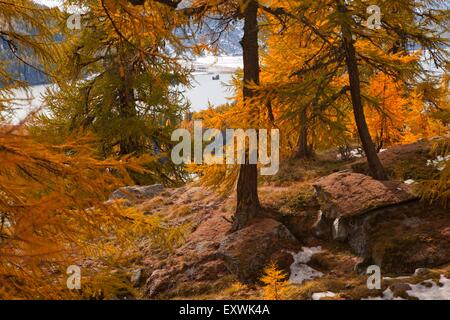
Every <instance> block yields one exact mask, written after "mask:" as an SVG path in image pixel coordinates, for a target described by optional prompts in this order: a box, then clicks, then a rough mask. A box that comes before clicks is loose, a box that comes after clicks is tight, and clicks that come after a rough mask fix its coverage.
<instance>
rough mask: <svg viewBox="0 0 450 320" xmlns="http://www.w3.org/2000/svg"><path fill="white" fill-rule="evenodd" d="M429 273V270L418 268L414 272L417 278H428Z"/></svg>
mask: <svg viewBox="0 0 450 320" xmlns="http://www.w3.org/2000/svg"><path fill="white" fill-rule="evenodd" d="M428 273H430V270H428V269H427V268H417V269H416V270H415V271H414V275H415V276H416V277H422V276H426V275H427V274H428Z"/></svg>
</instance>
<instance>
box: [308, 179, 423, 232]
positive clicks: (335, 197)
mask: <svg viewBox="0 0 450 320" xmlns="http://www.w3.org/2000/svg"><path fill="white" fill-rule="evenodd" d="M314 189H315V191H316V196H317V199H318V201H319V205H320V210H321V213H320V215H319V220H318V221H317V222H316V225H315V227H314V232H315V234H316V235H317V236H322V237H327V236H329V237H332V238H333V239H336V240H340V241H345V240H347V238H348V236H349V232H350V230H351V228H350V225H351V224H352V221H353V220H354V219H356V218H357V217H360V216H363V215H365V214H366V213H368V212H371V211H373V210H376V209H380V208H385V207H389V206H396V205H399V204H402V203H407V202H409V201H414V200H416V196H415V195H414V194H413V193H412V191H411V186H409V185H406V184H404V183H401V182H398V181H378V180H375V179H373V178H371V177H369V176H366V175H363V174H360V173H353V172H349V171H341V172H336V173H333V174H331V175H329V176H326V177H323V178H321V179H319V180H317V181H316V182H315V184H314Z"/></svg>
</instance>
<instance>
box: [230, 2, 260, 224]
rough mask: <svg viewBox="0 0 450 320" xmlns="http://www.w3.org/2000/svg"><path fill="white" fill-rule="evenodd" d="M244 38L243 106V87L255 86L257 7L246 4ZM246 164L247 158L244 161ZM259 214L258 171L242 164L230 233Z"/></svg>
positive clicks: (248, 93)
mask: <svg viewBox="0 0 450 320" xmlns="http://www.w3.org/2000/svg"><path fill="white" fill-rule="evenodd" d="M244 10H245V11H244V36H243V38H242V41H241V45H242V49H243V56H244V58H243V59H244V89H243V90H244V102H245V101H246V100H248V99H249V98H251V97H252V96H253V91H252V89H250V88H249V87H248V86H247V85H248V84H249V83H254V84H259V46H258V20H257V18H258V3H257V1H254V0H250V1H248V2H247V6H246V8H245V9H244ZM246 161H247V162H248V157H246ZM259 211H260V204H259V198H258V168H257V165H256V164H248V163H246V164H243V165H241V167H240V171H239V179H238V182H237V206H236V213H235V216H234V220H233V228H232V229H233V231H236V230H239V229H242V228H244V227H246V226H247V225H248V223H249V222H250V221H251V220H252V219H253V218H255V217H256V216H257V214H258V212H259Z"/></svg>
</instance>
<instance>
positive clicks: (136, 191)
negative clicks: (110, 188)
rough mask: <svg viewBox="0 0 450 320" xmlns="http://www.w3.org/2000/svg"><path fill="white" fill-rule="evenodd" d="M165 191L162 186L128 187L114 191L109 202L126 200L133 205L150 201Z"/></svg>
mask: <svg viewBox="0 0 450 320" xmlns="http://www.w3.org/2000/svg"><path fill="white" fill-rule="evenodd" d="M163 191H164V186H163V185H162V184H153V185H149V186H128V187H122V188H119V189H117V190H116V191H114V192H113V193H112V194H111V196H110V197H109V200H117V199H126V200H128V201H129V202H131V203H133V204H134V203H137V202H141V201H145V200H149V199H151V198H153V197H155V196H156V195H158V194H160V193H161V192H163Z"/></svg>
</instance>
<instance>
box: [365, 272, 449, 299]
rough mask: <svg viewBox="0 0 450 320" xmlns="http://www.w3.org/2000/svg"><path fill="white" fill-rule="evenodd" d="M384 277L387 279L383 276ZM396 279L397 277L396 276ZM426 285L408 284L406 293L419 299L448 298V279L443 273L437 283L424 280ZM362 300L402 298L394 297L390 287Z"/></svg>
mask: <svg viewBox="0 0 450 320" xmlns="http://www.w3.org/2000/svg"><path fill="white" fill-rule="evenodd" d="M384 279H387V277H385V278H384ZM396 279H398V278H396ZM424 282H425V283H427V284H428V285H424V284H423V282H422V283H419V284H409V286H410V287H411V290H407V291H406V293H407V294H408V295H409V296H411V297H415V298H418V299H419V300H450V279H447V278H446V277H444V276H443V275H441V278H440V279H439V281H438V283H435V282H434V281H433V280H426V281H424ZM362 300H404V299H403V298H400V297H394V293H393V292H392V290H391V289H390V288H387V289H386V290H385V291H384V292H383V296H381V297H368V298H363V299H362Z"/></svg>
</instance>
